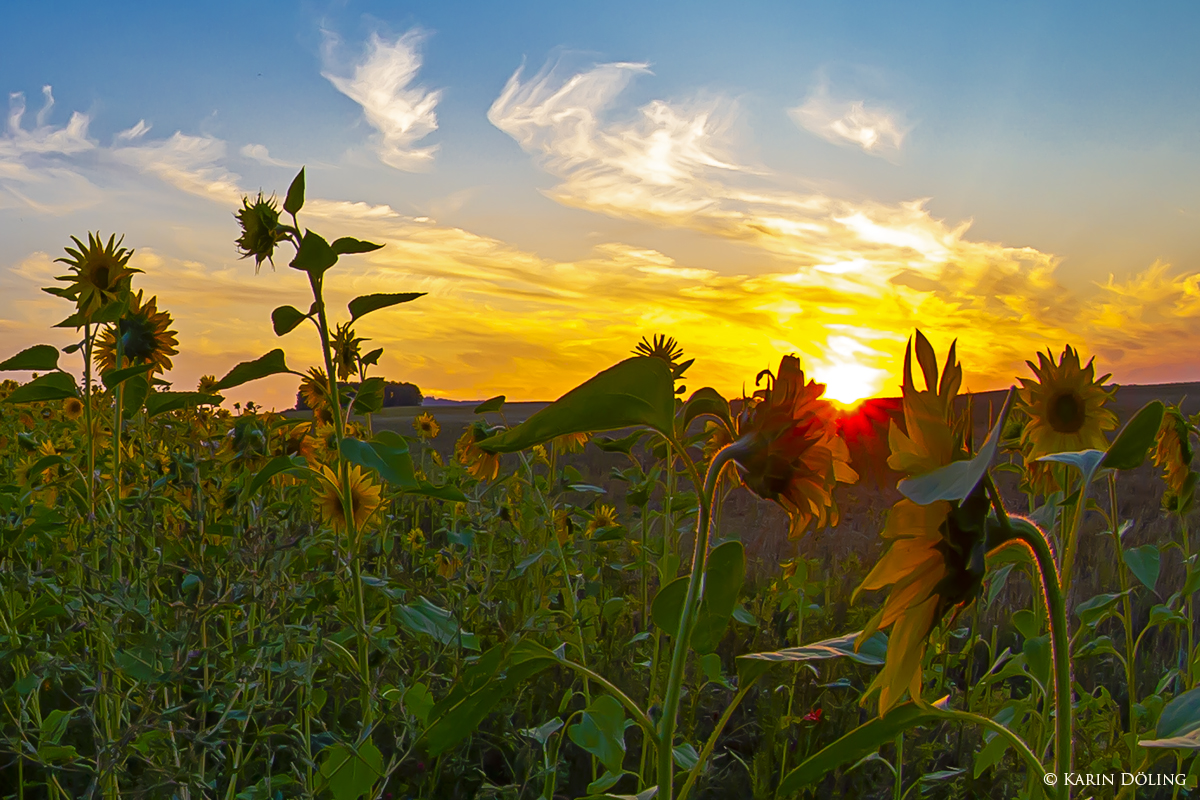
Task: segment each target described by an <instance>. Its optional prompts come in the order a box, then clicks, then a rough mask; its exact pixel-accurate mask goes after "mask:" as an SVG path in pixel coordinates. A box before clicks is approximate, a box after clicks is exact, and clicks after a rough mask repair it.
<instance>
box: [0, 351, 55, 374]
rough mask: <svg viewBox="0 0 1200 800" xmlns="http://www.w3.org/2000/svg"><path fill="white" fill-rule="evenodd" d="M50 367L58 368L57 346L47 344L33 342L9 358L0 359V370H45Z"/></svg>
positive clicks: (50, 368)
mask: <svg viewBox="0 0 1200 800" xmlns="http://www.w3.org/2000/svg"><path fill="white" fill-rule="evenodd" d="M52 369H58V348H57V347H53V346H52V345H48V344H35V345H34V346H33V347H29V348H26V349H25V350H22V351H21V352H19V353H17V354H16V355H15V356H12V357H11V358H8V359H6V360H4V361H0V372H8V371H12V370H35V371H37V372H47V371H49V370H52Z"/></svg>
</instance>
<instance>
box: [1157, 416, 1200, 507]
mask: <svg viewBox="0 0 1200 800" xmlns="http://www.w3.org/2000/svg"><path fill="white" fill-rule="evenodd" d="M1190 433H1191V425H1190V424H1189V423H1188V420H1187V418H1186V417H1185V416H1184V415H1183V412H1182V411H1180V410H1179V408H1178V407H1174V406H1172V407H1170V408H1168V409H1167V413H1166V414H1164V415H1163V420H1162V424H1161V425H1160V426H1159V428H1158V436H1157V438H1156V439H1155V448H1154V466H1156V467H1162V469H1163V480H1165V481H1166V482H1167V493H1166V495H1165V496H1164V497H1163V502H1164V504H1166V505H1167V506H1171V505H1172V503H1174V504H1176V505H1178V504H1179V503H1180V502H1186V499H1187V498H1188V496H1189V495H1190V494H1191V493H1192V491H1194V487H1195V483H1196V478H1195V477H1191V478H1189V477H1188V476H1189V475H1195V473H1194V472H1192V468H1191V467H1192V455H1193V453H1192V444H1191V441H1190ZM1189 484H1190V485H1189Z"/></svg>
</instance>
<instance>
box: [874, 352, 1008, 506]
mask: <svg viewBox="0 0 1200 800" xmlns="http://www.w3.org/2000/svg"><path fill="white" fill-rule="evenodd" d="M918 344H920V339H918ZM926 346H928V344H927V345H926ZM920 352H921V348H920V347H918V348H917V353H918V355H919V354H920ZM931 357H932V356H931ZM931 363H932V362H931ZM922 367H925V364H924V363H922ZM1016 393H1017V392H1016V389H1013V388H1010V389H1009V390H1008V396H1007V397H1005V399H1004V407H1003V408H1002V409H1001V410H1000V417H999V419H997V420H996V424H995V425H994V426H993V427H992V430H991V433H989V434H988V437H987V441H985V442H984V443H983V447H982V448H980V450H979V454H978V455H976V456H975V457H974V458H972V459H970V460H969V461H953V462H951V463H949V464H947V465H946V466H944V467H939V468H938V469H935V470H934V471H933V472H928V473H926V474H924V475H920V476H917V477H915V478H905V479H904V480H902V481H900V482H899V483H897V484H896V488H897V489H899V490H900V493H901V494H903V495H904V496H905V497H907V498H908V499H909V500H911V501H913V502H914V503H916V504H917V505H921V506H925V505H929V504H930V503H933V502H935V501H937V500H952V501H959V500H963V499H965V498H966V497H967V495H969V494H971V492H972V491H974V489H975V487H976V486H977V485H978V484H979V481H980V479H981V478H982V477H983V475H984V473H985V472H987V469H988V467H990V466H991V464H992V460H993V459H994V458H995V457H996V447H997V445H999V443H1000V433H1001V431H1003V430H1004V423H1005V421H1007V419H1008V412H1009V410H1010V409H1011V408H1012V402H1013V398H1014V397H1015V396H1016Z"/></svg>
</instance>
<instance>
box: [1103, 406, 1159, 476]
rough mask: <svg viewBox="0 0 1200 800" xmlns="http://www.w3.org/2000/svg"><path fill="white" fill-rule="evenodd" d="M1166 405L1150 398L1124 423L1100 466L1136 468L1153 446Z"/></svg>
mask: <svg viewBox="0 0 1200 800" xmlns="http://www.w3.org/2000/svg"><path fill="white" fill-rule="evenodd" d="M1165 413H1166V407H1165V406H1164V405H1163V404H1162V401H1161V400H1151V401H1150V402H1149V403H1147V404H1146V405H1144V406H1142V408H1141V410H1140V411H1138V412H1137V413H1136V414H1134V415H1133V419H1131V420H1129V422H1127V423H1125V427H1123V428H1121V432H1120V433H1118V434H1117V438H1116V439H1114V440H1113V443H1112V444H1110V445H1109V446H1108V452H1106V453H1105V454H1104V460H1103V461H1101V462H1100V467H1101V468H1109V469H1137V468H1138V467H1140V466H1141V465H1142V463H1143V462H1144V461H1145V460H1146V453H1148V452H1149V451H1150V448H1151V447H1153V446H1154V439H1155V437H1156V436H1157V435H1158V429H1159V427H1160V426H1161V425H1162V419H1163V414H1165Z"/></svg>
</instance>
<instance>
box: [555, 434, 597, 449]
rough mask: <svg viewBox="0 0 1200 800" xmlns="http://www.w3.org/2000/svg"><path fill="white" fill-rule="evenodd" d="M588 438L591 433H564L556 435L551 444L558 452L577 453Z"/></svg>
mask: <svg viewBox="0 0 1200 800" xmlns="http://www.w3.org/2000/svg"><path fill="white" fill-rule="evenodd" d="M590 438H591V434H588V433H564V434H563V435H562V436H556V437H555V438H554V439H553V441H552V442H551V444H553V446H554V449H556V450H557V451H558V452H560V453H578V452H580V451H582V450H583V446H584V445H586V444H587V443H588V440H589V439H590Z"/></svg>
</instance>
